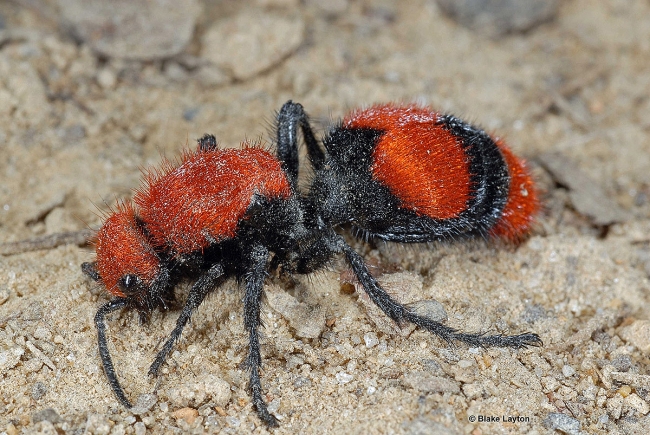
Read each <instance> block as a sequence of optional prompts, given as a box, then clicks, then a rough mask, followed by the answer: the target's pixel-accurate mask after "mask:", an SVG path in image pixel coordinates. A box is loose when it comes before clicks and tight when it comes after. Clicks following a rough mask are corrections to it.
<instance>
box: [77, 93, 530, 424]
mask: <svg viewBox="0 0 650 435" xmlns="http://www.w3.org/2000/svg"><path fill="white" fill-rule="evenodd" d="M300 132H301V133H302V136H303V139H304V142H305V144H306V147H307V153H308V158H309V162H310V164H311V166H312V169H313V170H314V175H313V179H312V182H311V186H310V187H309V189H308V191H307V192H305V193H303V192H301V191H300V190H299V189H298V186H297V183H298V163H299V162H298V134H299V133H300ZM322 144H323V146H324V148H325V151H323V149H322V148H321V146H320V145H319V143H318V141H317V140H316V138H315V135H314V133H313V131H312V129H311V126H310V122H309V118H308V116H307V115H306V113H305V111H304V109H303V107H302V106H301V105H300V104H297V103H294V102H291V101H289V102H287V103H286V104H285V105H284V106H283V107H282V109H281V110H280V112H279V113H278V116H277V156H274V155H272V154H271V153H269V152H268V151H266V150H264V149H262V148H260V147H257V146H251V145H249V144H245V145H244V146H243V147H242V148H241V149H218V147H217V143H216V140H215V138H214V136H211V135H205V136H204V137H203V138H201V139H200V140H199V141H198V148H197V149H196V151H186V152H185V153H184V154H183V156H182V158H181V161H180V162H178V163H171V162H165V163H163V165H162V167H161V168H160V169H157V170H153V171H151V172H149V174H148V175H147V176H146V177H145V180H144V181H143V184H142V186H141V187H140V188H139V189H138V190H137V191H136V193H135V196H134V203H135V205H133V204H131V203H129V202H122V203H120V204H118V205H117V207H116V209H115V210H114V211H113V212H112V214H111V215H109V216H108V217H107V219H106V220H105V222H104V223H103V225H102V227H101V229H100V230H99V232H98V233H97V236H96V241H95V247H96V254H97V259H96V261H95V262H93V263H83V264H82V270H83V272H84V273H85V274H86V275H88V276H90V277H91V278H92V279H93V280H95V281H98V282H100V283H101V284H102V285H103V286H104V287H105V288H106V290H107V291H108V292H109V293H111V294H112V295H113V296H114V299H113V300H111V301H110V302H108V303H106V304H105V305H103V306H102V307H101V308H99V310H98V311H97V314H96V316H95V324H96V327H97V332H98V341H99V353H100V356H101V360H102V364H103V367H104V371H105V373H106V376H107V378H108V382H109V384H110V386H111V388H112V389H113V391H114V392H115V395H116V396H117V398H118V399H119V401H120V402H121V403H122V404H123V405H124V406H126V407H127V408H130V407H131V403H130V402H129V400H128V399H127V398H126V395H125V393H124V391H123V390H122V388H121V386H120V384H119V382H118V379H117V376H116V373H115V369H114V367H113V363H112V361H111V357H110V354H109V351H108V346H107V340H106V325H105V317H106V315H107V314H109V313H111V312H113V311H115V310H118V309H121V308H125V307H129V308H135V309H136V310H138V311H139V312H140V314H141V317H142V318H146V317H147V315H148V313H149V312H150V311H151V310H152V309H155V308H158V307H166V306H167V303H168V302H169V301H171V300H173V294H174V287H175V286H176V285H177V284H178V283H179V281H180V280H181V279H185V278H190V279H194V280H195V283H194V284H193V285H192V287H191V289H190V291H189V295H188V297H187V300H186V301H185V304H184V306H183V308H182V310H181V312H180V315H179V317H178V320H177V322H176V327H175V328H174V330H173V331H172V332H171V334H170V336H169V338H168V340H167V341H166V342H165V343H164V345H163V346H162V348H161V350H160V351H159V352H158V354H157V356H156V358H155V359H154V362H153V364H152V365H151V367H150V368H149V374H151V375H157V374H158V372H159V370H160V367H161V366H162V364H163V363H164V362H165V360H166V359H167V357H168V355H169V354H170V352H171V350H172V348H173V346H174V344H175V343H176V341H177V340H178V339H179V337H180V336H181V333H182V332H183V328H184V327H185V326H186V325H187V323H188V321H189V320H190V318H191V317H192V314H193V313H194V311H195V310H196V309H197V308H198V307H199V306H200V305H201V303H202V302H203V300H204V299H205V297H206V296H207V295H208V294H209V293H211V292H212V291H214V290H216V289H218V288H219V286H220V285H221V284H222V283H223V282H224V281H225V280H226V279H228V278H229V277H233V276H234V277H237V278H238V279H239V280H240V281H241V282H243V283H244V287H245V290H244V297H243V304H244V327H245V329H246V331H247V333H248V336H249V348H248V356H247V358H246V365H247V367H248V370H249V371H250V389H251V395H252V401H253V404H254V406H255V408H256V410H257V413H258V415H259V417H260V419H261V420H262V421H263V422H264V423H266V424H267V425H269V426H277V424H278V422H277V419H276V418H275V417H274V416H273V415H272V414H271V413H270V412H269V411H268V409H267V405H266V403H265V401H264V399H263V394H262V385H261V381H260V374H259V370H260V367H261V364H262V356H261V354H260V339H259V327H260V305H261V301H262V297H263V294H264V280H265V278H266V276H267V274H268V272H269V271H270V270H276V269H278V268H281V269H282V270H284V271H287V272H289V273H303V274H304V273H310V272H313V271H316V270H319V269H321V268H322V267H324V266H325V265H326V264H327V263H328V262H329V261H330V260H331V259H332V258H333V257H334V256H336V255H339V254H342V255H344V256H345V258H346V259H347V262H348V264H349V265H350V267H351V268H352V271H353V272H354V274H355V275H356V277H357V279H358V280H359V282H360V283H361V285H362V286H363V288H364V290H365V291H366V292H367V294H368V296H369V297H370V299H371V300H372V301H373V302H374V303H375V304H377V306H379V308H381V309H382V311H383V312H384V313H386V315H387V316H388V317H390V318H391V319H392V320H394V321H395V322H397V323H399V324H403V323H405V322H411V323H414V324H415V325H417V326H419V327H420V328H423V329H426V330H428V331H430V332H432V333H434V334H435V335H437V336H439V337H440V338H442V339H443V340H445V341H447V342H453V341H460V342H464V343H467V344H469V345H471V346H479V347H488V346H499V347H510V348H515V349H518V348H524V347H527V346H539V345H541V344H542V342H541V340H540V338H539V336H538V335H537V334H534V333H528V332H527V333H522V334H519V335H512V336H506V335H485V334H482V333H466V332H462V331H459V330H456V329H454V328H451V327H449V326H446V325H443V324H441V323H439V322H436V321H434V320H432V319H429V318H427V317H424V316H421V315H418V314H416V313H415V312H413V311H411V310H409V308H407V307H405V306H404V305H401V304H400V303H398V302H396V301H395V300H394V299H393V298H392V297H391V296H389V295H388V294H387V293H386V291H384V290H383V289H382V288H381V287H380V286H379V284H378V283H377V281H376V280H375V278H373V276H372V275H371V274H370V273H369V271H368V267H367V266H366V264H365V263H364V260H363V258H362V257H361V256H360V255H359V254H358V253H357V252H355V251H354V250H353V249H352V248H351V247H350V246H349V245H348V244H347V243H346V241H345V240H344V238H343V237H342V236H341V235H340V234H339V233H337V231H336V230H337V229H339V228H340V227H341V226H342V225H346V224H347V225H350V226H351V227H352V228H353V229H354V230H356V231H355V232H356V234H359V235H361V236H362V237H364V238H375V239H381V240H385V241H390V242H402V243H420V242H431V241H438V240H456V239H465V238H477V237H478V238H501V239H506V240H510V241H518V240H519V239H521V238H522V237H524V236H526V234H527V233H528V232H529V231H530V228H531V226H532V225H533V222H534V218H535V216H536V214H537V212H538V210H539V202H538V199H537V194H536V190H535V186H534V183H533V181H532V178H531V177H530V175H529V173H528V171H527V169H526V167H525V165H524V163H523V162H522V161H521V160H520V159H518V158H517V157H515V156H514V155H513V154H512V152H511V151H510V150H509V149H508V148H507V147H506V146H505V145H504V144H503V143H502V142H501V141H499V140H496V139H493V138H491V137H490V136H489V135H488V134H487V133H485V132H484V131H483V130H481V129H479V128H476V127H474V126H472V125H469V124H467V123H465V122H463V121H461V120H460V119H458V118H456V117H454V116H450V115H443V114H439V113H436V112H434V111H432V110H430V109H428V108H424V107H420V106H417V105H398V104H385V105H376V106H372V107H370V108H367V109H361V110H357V111H354V112H352V113H351V114H349V115H348V116H347V117H345V118H344V119H343V121H342V122H340V123H339V124H337V125H336V126H334V127H333V128H331V129H330V130H329V132H328V133H327V134H326V135H325V137H324V138H323V141H322Z"/></svg>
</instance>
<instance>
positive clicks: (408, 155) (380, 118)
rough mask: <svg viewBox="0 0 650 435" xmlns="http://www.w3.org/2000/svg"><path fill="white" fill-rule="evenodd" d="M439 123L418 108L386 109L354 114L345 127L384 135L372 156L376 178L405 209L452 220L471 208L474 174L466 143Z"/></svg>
mask: <svg viewBox="0 0 650 435" xmlns="http://www.w3.org/2000/svg"><path fill="white" fill-rule="evenodd" d="M437 119H438V114H437V113H435V112H432V111H431V110H429V109H426V108H422V107H419V106H394V105H381V106H373V107H371V108H369V109H365V110H361V111H358V112H354V113H352V114H351V115H349V116H348V117H346V118H345V119H344V121H343V127H344V128H372V129H377V130H382V131H384V134H383V135H382V137H381V138H380V139H379V141H378V143H377V144H376V146H375V149H374V152H373V165H372V168H371V170H372V175H373V178H375V179H376V180H377V181H379V182H380V183H382V184H383V185H385V186H386V187H388V189H389V190H390V191H391V193H392V194H393V195H394V196H395V197H397V198H398V199H399V200H400V201H401V206H402V207H403V208H405V209H408V210H411V211H413V212H415V213H417V214H420V215H426V216H429V217H431V218H433V219H449V218H453V217H456V216H457V215H458V214H459V213H461V212H462V211H463V210H465V209H466V208H467V203H468V201H469V199H470V195H471V193H472V192H471V186H472V185H471V174H470V172H469V159H468V157H467V155H466V154H465V152H464V150H463V148H462V143H461V141H460V140H459V139H458V138H456V137H455V136H454V135H453V134H451V133H450V132H449V131H448V130H446V129H445V128H444V127H443V126H442V125H439V124H438V123H437Z"/></svg>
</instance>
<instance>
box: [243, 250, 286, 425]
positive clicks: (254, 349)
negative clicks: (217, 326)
mask: <svg viewBox="0 0 650 435" xmlns="http://www.w3.org/2000/svg"><path fill="white" fill-rule="evenodd" d="M268 259H269V251H268V249H266V248H265V247H263V246H261V245H259V246H254V247H253V248H252V249H251V252H250V254H249V262H250V264H249V265H248V272H247V273H246V277H245V280H246V293H245V295H244V328H245V329H246V331H247V332H248V357H247V358H246V367H247V368H248V370H249V371H250V385H249V387H250V389H251V396H252V399H253V405H254V406H255V409H256V410H257V415H258V417H259V418H260V420H262V421H263V422H264V423H266V424H267V425H268V426H271V427H277V426H278V420H277V419H276V418H275V416H273V415H272V414H271V413H270V412H269V410H268V408H267V406H266V402H265V401H264V398H263V397H262V382H261V380H260V367H261V366H262V354H261V352H260V334H259V328H260V326H262V321H261V318H260V310H261V304H262V296H263V295H264V279H265V278H266V274H267V272H266V269H267V263H268Z"/></svg>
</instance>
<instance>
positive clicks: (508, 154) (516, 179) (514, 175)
mask: <svg viewBox="0 0 650 435" xmlns="http://www.w3.org/2000/svg"><path fill="white" fill-rule="evenodd" d="M496 144H497V146H498V147H499V150H500V151H501V155H502V156H503V159H504V160H505V162H506V165H507V166H508V173H509V175H510V189H509V191H508V200H507V202H506V206H505V207H504V209H503V212H502V213H501V218H500V219H499V220H498V221H497V223H496V224H495V225H494V227H492V229H491V230H490V234H491V235H492V236H495V237H501V238H505V239H508V240H511V241H513V242H516V241H519V239H521V238H522V237H524V236H525V235H526V234H528V232H529V231H530V229H531V227H532V225H533V223H534V221H535V216H536V215H537V213H539V210H540V203H539V198H538V195H537V189H536V188H535V183H534V182H533V179H532V177H531V176H530V173H529V172H528V169H527V168H526V164H525V162H524V161H523V160H521V159H519V158H518V157H517V156H515V155H514V154H513V153H512V151H510V149H509V148H508V147H507V146H506V145H505V144H504V143H503V142H501V141H497V142H496Z"/></svg>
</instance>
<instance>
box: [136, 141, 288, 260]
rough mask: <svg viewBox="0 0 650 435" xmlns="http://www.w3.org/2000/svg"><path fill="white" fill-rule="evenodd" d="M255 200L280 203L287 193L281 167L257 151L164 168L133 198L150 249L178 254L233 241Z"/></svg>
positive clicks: (207, 154) (200, 155)
mask: <svg viewBox="0 0 650 435" xmlns="http://www.w3.org/2000/svg"><path fill="white" fill-rule="evenodd" d="M255 194H259V195H262V196H264V197H267V198H270V199H273V198H281V197H282V198H284V197H288V196H290V195H291V188H290V186H289V182H288V180H287V177H286V175H285V173H284V172H283V171H282V168H281V166H280V162H279V161H278V160H277V159H276V158H275V157H274V156H273V155H271V154H270V153H268V152H267V151H265V150H263V149H260V148H244V149H227V150H210V151H196V152H191V153H186V154H185V155H184V156H183V158H182V161H181V163H180V165H177V166H174V165H172V164H170V163H167V164H165V165H163V169H162V170H161V171H159V172H156V173H152V174H150V175H149V176H148V179H147V181H146V185H145V186H144V187H143V188H141V189H140V190H139V191H138V192H137V193H136V195H135V202H136V204H137V205H138V207H139V208H140V214H141V217H142V220H143V221H144V222H145V223H146V225H147V230H148V231H149V233H150V235H151V239H152V241H153V244H154V246H156V247H157V248H160V249H165V250H167V249H169V250H171V251H172V252H173V253H176V254H187V253H190V252H194V251H199V250H202V249H204V248H206V247H207V246H208V245H210V244H211V243H212V242H214V241H221V240H225V239H228V238H232V237H234V236H235V234H236V232H237V224H238V222H239V221H240V219H242V218H243V217H244V215H245V213H246V210H247V209H248V207H249V206H250V204H251V201H252V200H253V197H254V195H255Z"/></svg>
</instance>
